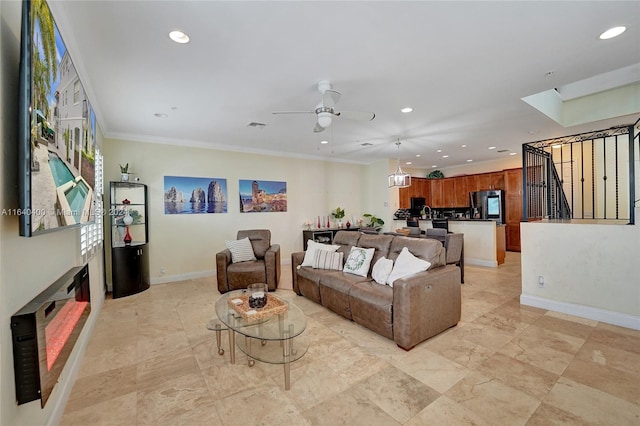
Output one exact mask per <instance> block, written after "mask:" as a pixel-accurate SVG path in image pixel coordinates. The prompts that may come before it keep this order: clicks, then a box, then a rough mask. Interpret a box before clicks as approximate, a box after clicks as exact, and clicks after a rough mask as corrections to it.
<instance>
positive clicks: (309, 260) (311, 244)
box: [300, 240, 340, 267]
mask: <svg viewBox="0 0 640 426" xmlns="http://www.w3.org/2000/svg"><path fill="white" fill-rule="evenodd" d="M339 248H340V246H334V245H329V244H320V243H316V242H315V241H313V240H309V241H307V251H306V252H305V253H304V259H303V260H302V263H301V264H300V266H311V267H313V259H314V258H315V255H316V250H328V251H336V250H338V249H339Z"/></svg>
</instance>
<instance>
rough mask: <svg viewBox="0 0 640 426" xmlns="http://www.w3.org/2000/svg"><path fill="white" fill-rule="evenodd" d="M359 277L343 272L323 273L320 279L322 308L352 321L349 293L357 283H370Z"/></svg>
mask: <svg viewBox="0 0 640 426" xmlns="http://www.w3.org/2000/svg"><path fill="white" fill-rule="evenodd" d="M368 280H369V279H368V278H364V277H361V276H359V275H353V274H345V273H344V272H341V271H322V276H321V277H320V299H321V302H322V306H324V307H326V308H328V309H330V310H332V311H333V312H335V313H337V314H340V315H342V316H343V317H345V318H347V319H351V308H350V307H349V292H350V291H351V287H353V285H354V284H355V283H358V282H361V281H368Z"/></svg>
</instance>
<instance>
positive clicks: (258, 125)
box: [247, 121, 267, 129]
mask: <svg viewBox="0 0 640 426" xmlns="http://www.w3.org/2000/svg"><path fill="white" fill-rule="evenodd" d="M266 126H267V125H266V124H264V123H258V122H256V121H252V122H251V123H249V124H247V127H256V128H258V129H263V128H264V127H266Z"/></svg>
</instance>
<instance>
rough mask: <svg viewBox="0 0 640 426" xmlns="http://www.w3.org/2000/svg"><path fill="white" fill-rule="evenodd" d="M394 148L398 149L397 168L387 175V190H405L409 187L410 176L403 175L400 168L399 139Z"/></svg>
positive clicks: (407, 174)
mask: <svg viewBox="0 0 640 426" xmlns="http://www.w3.org/2000/svg"><path fill="white" fill-rule="evenodd" d="M396 146H397V147H398V167H397V168H396V171H395V172H393V173H392V174H390V175H389V188H406V187H408V186H411V175H410V174H409V173H404V172H403V171H402V168H401V167H400V139H398V142H396Z"/></svg>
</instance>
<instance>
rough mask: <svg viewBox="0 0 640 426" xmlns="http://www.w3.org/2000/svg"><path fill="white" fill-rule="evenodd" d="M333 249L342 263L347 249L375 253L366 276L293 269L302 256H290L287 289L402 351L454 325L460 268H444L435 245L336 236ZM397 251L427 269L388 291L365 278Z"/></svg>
mask: <svg viewBox="0 0 640 426" xmlns="http://www.w3.org/2000/svg"><path fill="white" fill-rule="evenodd" d="M333 244H334V245H339V246H340V248H339V249H338V251H342V252H343V253H344V258H345V260H346V258H347V257H348V255H349V252H350V251H351V247H353V246H358V247H362V248H375V254H374V257H373V260H372V261H371V266H370V268H369V274H368V276H367V277H361V276H358V275H353V274H349V273H345V272H342V271H333V270H325V269H314V268H312V267H308V266H302V267H298V266H299V265H300V264H302V261H303V259H304V254H305V253H304V252H299V253H292V254H291V267H292V277H293V290H294V291H295V292H296V293H297V294H298V295H301V296H304V297H306V298H308V299H310V300H313V301H314V302H316V303H320V304H322V305H323V306H325V307H326V308H328V309H330V310H332V311H334V312H336V313H338V314H340V315H342V316H344V317H345V318H347V319H350V320H353V321H355V322H356V323H358V324H360V325H362V326H364V327H367V328H369V329H371V330H373V331H375V332H376V333H378V334H380V335H382V336H385V337H387V338H389V339H392V340H394V341H395V342H396V344H397V345H398V346H400V347H401V348H403V349H405V350H409V349H411V348H413V347H414V346H415V345H417V344H418V343H420V342H422V341H424V340H427V339H429V338H430V337H432V336H435V335H436V334H438V333H441V332H442V331H444V330H446V329H447V328H449V327H453V326H455V325H456V324H457V323H458V322H459V321H460V313H461V291H460V268H459V267H458V266H455V265H447V264H446V258H445V251H444V248H443V246H442V243H440V242H439V241H437V240H432V239H417V238H410V237H404V236H393V235H371V234H363V233H360V232H355V231H338V232H337V233H336V235H335V238H334V240H333ZM403 247H407V248H408V249H409V251H410V252H411V253H412V254H413V255H414V256H416V257H418V258H420V259H424V260H427V261H429V262H430V263H431V266H430V267H429V269H428V270H427V271H424V272H419V273H417V274H413V275H411V276H408V277H405V278H401V279H398V280H396V281H395V282H394V285H393V287H390V286H388V285H381V284H378V283H376V282H375V281H374V280H373V279H372V278H371V268H373V265H375V263H376V261H377V260H378V259H380V258H381V257H382V256H385V257H386V258H388V259H392V260H394V261H395V259H396V258H397V257H398V254H400V251H401V250H402V248H403Z"/></svg>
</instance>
